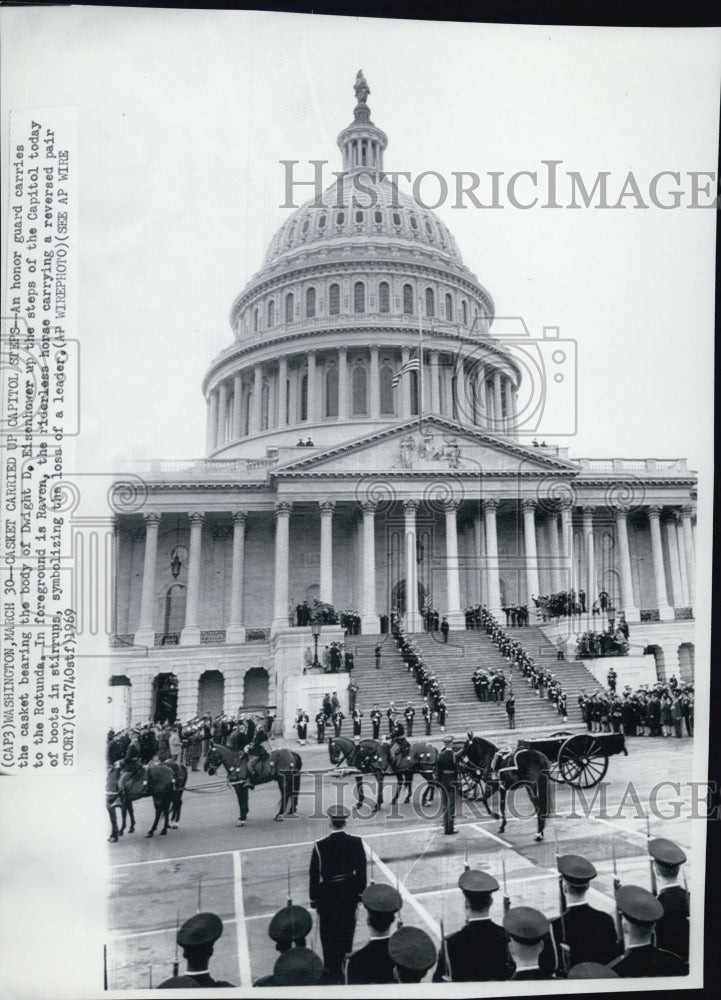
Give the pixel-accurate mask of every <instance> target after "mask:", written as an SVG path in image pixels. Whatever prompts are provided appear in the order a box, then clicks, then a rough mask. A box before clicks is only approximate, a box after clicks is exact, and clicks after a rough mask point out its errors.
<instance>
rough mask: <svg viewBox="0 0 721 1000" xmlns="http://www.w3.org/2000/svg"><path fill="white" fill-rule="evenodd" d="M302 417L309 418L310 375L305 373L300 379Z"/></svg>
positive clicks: (303, 418) (302, 418)
mask: <svg viewBox="0 0 721 1000" xmlns="http://www.w3.org/2000/svg"><path fill="white" fill-rule="evenodd" d="M300 419H301V421H303V420H307V419H308V376H307V375H303V376H302V378H301V380H300Z"/></svg>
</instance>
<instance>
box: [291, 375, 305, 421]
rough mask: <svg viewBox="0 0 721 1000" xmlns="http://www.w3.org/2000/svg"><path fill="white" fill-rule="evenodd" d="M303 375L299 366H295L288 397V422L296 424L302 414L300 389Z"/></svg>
mask: <svg viewBox="0 0 721 1000" xmlns="http://www.w3.org/2000/svg"><path fill="white" fill-rule="evenodd" d="M301 377H302V375H301V372H299V370H298V368H297V367H296V368H294V369H293V370H292V371H291V373H290V395H289V398H288V423H289V424H290V425H291V426H295V425H296V424H298V423H299V419H300V414H299V412H298V411H299V409H300V407H299V406H298V390H299V387H300V386H299V383H300V379H301Z"/></svg>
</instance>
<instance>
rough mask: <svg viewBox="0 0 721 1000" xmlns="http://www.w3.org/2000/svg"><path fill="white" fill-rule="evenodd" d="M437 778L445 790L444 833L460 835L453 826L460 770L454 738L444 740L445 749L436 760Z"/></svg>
mask: <svg viewBox="0 0 721 1000" xmlns="http://www.w3.org/2000/svg"><path fill="white" fill-rule="evenodd" d="M436 778H437V779H438V781H439V782H440V785H441V788H442V790H443V832H444V833H445V834H446V835H449V834H452V833H458V830H456V829H454V825H453V824H454V821H455V815H456V785H457V782H458V768H457V767H456V755H455V754H454V753H453V737H452V736H446V737H445V738H444V740H443V749H442V750H441V752H440V753H439V754H438V759H437V760H436Z"/></svg>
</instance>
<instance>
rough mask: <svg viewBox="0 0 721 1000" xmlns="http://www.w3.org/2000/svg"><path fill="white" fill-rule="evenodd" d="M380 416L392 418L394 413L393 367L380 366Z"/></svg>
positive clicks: (387, 365) (388, 365)
mask: <svg viewBox="0 0 721 1000" xmlns="http://www.w3.org/2000/svg"><path fill="white" fill-rule="evenodd" d="M379 382H380V396H381V401H380V402H381V416H382V417H392V416H393V415H394V413H395V397H394V393H393V366H392V365H390V364H382V365H381V369H380V372H379Z"/></svg>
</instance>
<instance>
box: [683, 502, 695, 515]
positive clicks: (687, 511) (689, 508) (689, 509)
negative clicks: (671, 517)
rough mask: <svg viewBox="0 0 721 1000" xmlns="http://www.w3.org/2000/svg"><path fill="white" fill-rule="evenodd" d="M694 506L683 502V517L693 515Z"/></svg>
mask: <svg viewBox="0 0 721 1000" xmlns="http://www.w3.org/2000/svg"><path fill="white" fill-rule="evenodd" d="M693 514H694V506H693V504H690V503H685V504H682V506H681V517H693Z"/></svg>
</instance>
